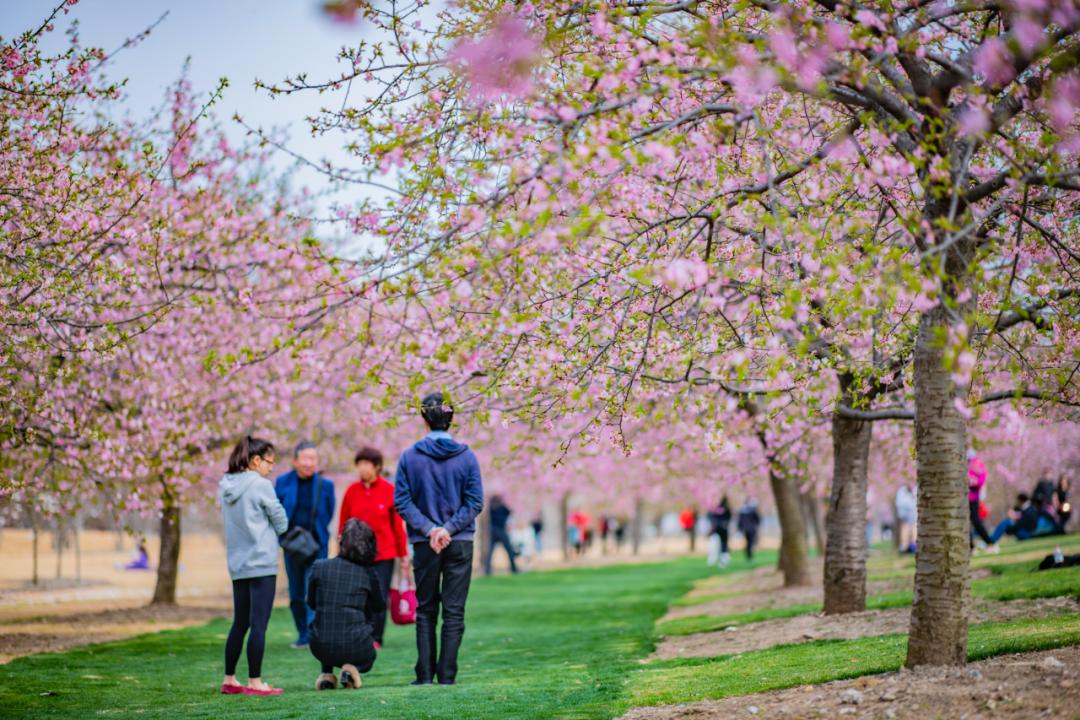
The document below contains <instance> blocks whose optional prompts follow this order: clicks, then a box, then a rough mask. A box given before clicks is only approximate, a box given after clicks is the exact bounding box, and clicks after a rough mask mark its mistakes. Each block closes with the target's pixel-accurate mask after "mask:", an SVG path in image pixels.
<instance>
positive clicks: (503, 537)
mask: <svg viewBox="0 0 1080 720" xmlns="http://www.w3.org/2000/svg"><path fill="white" fill-rule="evenodd" d="M496 545H502V546H503V547H504V548H506V554H507V556H509V558H510V572H513V573H516V572H517V571H518V569H517V563H515V562H514V558H515V557H516V553H515V552H514V546H513V545H512V544H511V543H510V533H508V532H507V531H506V528H494V527H493V528H491V542H489V543H488V548H487V554H486V555H485V556H484V574H485V575H490V574H491V557H492V556H493V555H494V554H495V546H496Z"/></svg>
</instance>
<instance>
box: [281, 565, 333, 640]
mask: <svg viewBox="0 0 1080 720" xmlns="http://www.w3.org/2000/svg"><path fill="white" fill-rule="evenodd" d="M319 557H320V558H322V557H325V555H323V554H320V555H319ZM313 567H315V563H314V562H312V563H309V564H307V565H300V564H299V563H296V562H294V561H293V560H292V559H291V558H289V556H288V555H285V574H286V575H287V576H288V578H289V610H291V611H292V616H293V623H295V625H296V641H297V642H299V643H306V642H307V641H308V625H310V624H311V621H312V620H314V619H315V611H314V610H312V609H311V608H309V607H308V606H307V587H308V582H309V581H310V580H311V569H312V568H313Z"/></svg>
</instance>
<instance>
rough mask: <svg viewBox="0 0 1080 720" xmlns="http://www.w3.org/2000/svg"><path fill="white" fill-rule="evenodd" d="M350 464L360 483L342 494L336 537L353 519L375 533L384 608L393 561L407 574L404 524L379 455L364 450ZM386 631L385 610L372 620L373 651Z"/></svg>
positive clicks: (376, 559) (376, 557)
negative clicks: (384, 474)
mask: <svg viewBox="0 0 1080 720" xmlns="http://www.w3.org/2000/svg"><path fill="white" fill-rule="evenodd" d="M353 462H354V463H355V464H356V474H357V475H358V476H359V480H357V481H356V482H354V483H353V484H352V485H350V486H349V488H348V490H346V491H345V499H344V500H343V501H342V502H341V519H340V521H339V522H338V534H339V535H340V534H341V529H342V528H344V527H345V523H346V522H348V521H349V518H356V519H357V520H362V521H364V522H365V523H367V524H368V525H369V526H370V527H371V529H372V530H374V531H375V542H376V546H377V548H378V553H377V554H376V555H375V565H374V566H373V568H372V569H373V570H374V571H375V575H376V576H377V577H378V578H379V586H380V587H379V590H380V591H381V592H382V597H383V604H384V605H386V604H387V601H388V598H389V595H390V579H391V577H392V576H393V574H394V558H401V571H402V572H404V573H407V572H409V570H410V568H409V551H408V544H407V543H406V541H405V523H404V522H403V521H402V519H401V516H399V515H398V514H397V510H395V509H394V486H393V485H391V484H390V483H388V482H387V481H386V480H385V479H384V478H383V477H382V475H381V474H380V473H382V466H383V456H382V453H381V452H379V451H378V450H376V449H375V448H373V447H363V448H360V451H359V452H358V453H356V457H355V458H354V460H353ZM385 630H386V610H385V609H384V610H383V611H382V612H380V613H376V614H375V615H374V616H373V617H372V638H373V639H374V641H375V649H376V650H378V649H380V648H381V647H382V642H383V632H384V631H385Z"/></svg>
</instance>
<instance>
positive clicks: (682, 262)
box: [660, 258, 709, 290]
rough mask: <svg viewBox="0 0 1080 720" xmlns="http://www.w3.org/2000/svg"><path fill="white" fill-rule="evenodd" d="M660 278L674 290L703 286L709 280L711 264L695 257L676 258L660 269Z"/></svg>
mask: <svg viewBox="0 0 1080 720" xmlns="http://www.w3.org/2000/svg"><path fill="white" fill-rule="evenodd" d="M660 279H661V280H662V281H663V283H664V284H665V285H666V286H667V287H669V288H671V289H672V290H688V289H692V288H696V287H701V286H702V285H704V284H705V283H706V282H708V281H709V266H708V265H707V264H706V263H704V262H703V261H701V260H697V259H695V258H676V259H674V260H672V261H671V262H670V263H668V264H667V266H666V267H665V268H664V269H663V270H661V271H660Z"/></svg>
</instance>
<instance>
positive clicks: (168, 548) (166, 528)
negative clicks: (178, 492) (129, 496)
mask: <svg viewBox="0 0 1080 720" xmlns="http://www.w3.org/2000/svg"><path fill="white" fill-rule="evenodd" d="M162 500H163V505H162V510H161V532H160V534H161V550H160V552H159V553H158V569H157V584H156V585H155V586H154V599H153V600H151V601H150V604H151V605H175V604H176V576H177V573H178V572H179V569H180V506H179V505H178V504H177V502H176V499H175V497H174V496H173V495H172V493H171V492H169V491H167V490H166V491H165V493H164V494H163V497H162Z"/></svg>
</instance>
